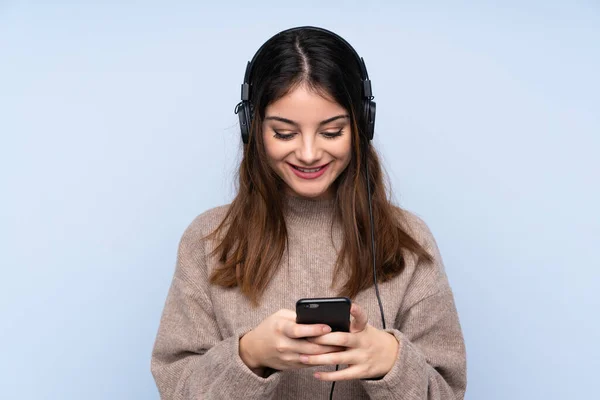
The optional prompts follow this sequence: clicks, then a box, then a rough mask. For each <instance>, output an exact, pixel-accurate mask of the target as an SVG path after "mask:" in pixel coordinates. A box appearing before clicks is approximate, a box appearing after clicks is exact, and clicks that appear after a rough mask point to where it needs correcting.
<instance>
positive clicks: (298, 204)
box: [283, 193, 335, 228]
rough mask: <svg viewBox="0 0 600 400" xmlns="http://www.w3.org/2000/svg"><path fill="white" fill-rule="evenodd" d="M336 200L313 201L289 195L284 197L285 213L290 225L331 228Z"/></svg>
mask: <svg viewBox="0 0 600 400" xmlns="http://www.w3.org/2000/svg"><path fill="white" fill-rule="evenodd" d="M334 205H335V198H330V199H311V198H308V197H299V196H295V195H292V194H289V193H286V194H284V195H283V206H284V210H283V213H284V215H285V216H286V220H287V222H288V223H290V224H294V225H296V224H300V225H304V226H307V227H326V228H328V227H330V226H331V219H332V217H333V210H334Z"/></svg>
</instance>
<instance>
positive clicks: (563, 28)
mask: <svg viewBox="0 0 600 400" xmlns="http://www.w3.org/2000/svg"><path fill="white" fill-rule="evenodd" d="M48 3H49V2H34V1H23V2H19V1H8V2H7V1H3V2H0V134H1V142H0V163H1V164H0V179H1V180H0V183H1V187H2V195H1V196H0V239H1V240H0V243H1V244H0V246H1V247H0V251H1V253H0V254H1V258H0V263H1V267H2V279H1V280H0V313H1V319H0V321H1V322H0V323H1V329H0V346H1V356H0V387H1V388H2V398H5V399H42V398H43V399H90V400H91V399H158V393H157V391H156V388H155V386H154V381H153V379H152V376H151V374H150V353H151V350H152V346H153V343H154V338H155V335H156V331H157V328H158V322H159V318H160V314H161V312H162V307H163V305H164V300H165V297H166V293H167V290H168V287H169V285H170V280H171V277H172V273H173V268H174V262H175V256H176V250H177V243H178V241H179V238H180V236H181V234H182V232H183V230H184V229H185V227H186V226H187V225H188V224H189V223H190V222H191V220H192V219H193V218H194V217H195V216H196V215H197V214H199V213H201V212H203V211H205V210H206V209H208V208H211V207H214V206H216V205H219V204H224V203H227V202H229V201H230V199H231V197H232V195H233V173H234V172H235V170H236V165H237V162H238V160H239V156H240V139H239V130H238V126H237V120H236V116H235V115H234V114H233V108H234V105H235V104H236V103H237V102H238V101H239V85H240V83H241V79H242V75H243V72H244V68H245V63H246V61H247V60H248V59H250V58H251V57H252V55H253V54H254V52H255V51H256V49H257V48H258V47H259V46H260V45H261V44H262V43H263V41H264V40H266V39H267V38H268V37H270V36H271V35H273V34H274V33H276V32H277V31H280V30H283V29H286V28H289V27H292V26H297V25H305V24H310V25H318V26H322V27H325V28H328V29H331V30H334V31H335V32H337V33H339V34H340V35H342V36H344V37H345V38H346V39H347V40H348V41H349V42H350V43H351V44H352V45H353V46H354V47H355V48H356V49H357V51H358V52H359V54H361V55H362V56H363V57H364V58H365V60H366V62H367V66H368V68H369V74H370V76H371V78H372V80H373V89H374V93H375V95H376V101H377V105H378V115H377V126H376V140H375V145H376V146H377V147H378V149H379V150H380V151H381V153H382V156H383V161H384V166H385V168H386V170H387V172H388V174H389V177H390V180H391V183H392V187H393V189H394V195H395V198H396V199H397V201H398V202H399V203H400V204H401V205H402V206H404V207H405V208H407V209H409V210H412V211H414V212H416V213H417V214H418V215H420V216H421V217H423V218H424V219H425V221H426V222H427V223H428V224H429V225H430V227H431V229H432V231H433V233H434V235H435V236H436V238H437V240H438V243H439V245H440V248H441V251H442V254H443V257H444V261H445V264H446V268H447V271H448V274H449V277H450V281H451V284H452V287H453V289H454V291H455V296H456V301H457V306H458V309H459V314H460V318H461V322H462V326H463V330H464V335H465V339H466V344H467V350H468V375H469V385H468V386H469V387H468V391H467V398H468V399H471V400H478V399H487V400H495V399H510V400H513V399H582V398H592V397H595V394H597V393H596V392H597V386H595V382H596V381H597V380H596V375H597V371H598V370H599V369H600V350H599V349H600V345H599V344H598V339H599V338H600V321H599V317H598V316H599V313H598V311H597V309H598V306H599V305H600V304H599V300H598V299H599V297H598V292H599V290H600V273H599V262H598V257H597V250H598V242H599V239H600V215H599V214H600V213H599V212H598V209H597V207H598V204H600V189H599V181H600V176H599V175H600V161H599V160H598V154H599V152H600V117H599V115H600V113H599V108H600V107H599V106H600V79H599V74H598V71H600V5H599V4H598V3H597V2H596V1H592V0H590V1H571V2H557V1H539V2H531V1H529V2H518V1H510V2H501V4H494V3H495V2H466V1H454V2H451V3H452V4H450V2H442V1H440V2H432V1H426V2H425V1H421V2H411V3H407V2H392V1H387V2H384V1H379V2H377V1H370V2H366V1H361V2H359V1H343V2H342V1H329V2H320V1H301V2H293V3H290V4H286V3H285V2H272V1H261V2H255V3H253V2H239V1H237V2H236V1H228V2H213V3H211V4H210V5H201V4H199V3H201V2H166V1H164V2H102V3H104V4H100V3H101V2H96V3H93V2H55V4H48ZM561 3H562V4H561ZM567 3H568V4H567Z"/></svg>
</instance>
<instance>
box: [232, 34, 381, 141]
mask: <svg viewBox="0 0 600 400" xmlns="http://www.w3.org/2000/svg"><path fill="white" fill-rule="evenodd" d="M300 30H311V31H316V32H321V33H325V34H327V35H330V36H332V37H334V38H335V39H336V40H338V41H339V42H340V43H342V44H343V45H344V46H345V47H346V48H347V49H348V50H349V51H350V52H351V53H352V54H353V55H354V58H355V59H356V61H357V63H358V66H359V69H360V74H361V82H362V97H363V104H364V110H363V112H364V113H365V118H366V119H365V121H367V131H366V132H365V134H366V136H367V138H368V139H369V140H371V139H373V134H374V128H375V110H376V108H375V102H374V101H373V92H372V89H371V80H370V79H369V74H368V72H367V66H366V65H365V61H364V59H363V58H362V57H360V56H359V55H358V53H357V52H356V50H355V49H354V48H353V47H352V46H351V45H350V43H348V42H347V41H346V40H345V39H344V38H342V37H341V36H339V35H338V34H336V33H334V32H331V31H329V30H327V29H323V28H318V27H315V26H299V27H295V28H290V29H286V30H284V31H281V32H279V33H277V34H275V35H274V36H272V37H271V38H270V39H269V40H267V41H266V42H265V43H263V44H262V46H260V48H259V49H258V50H257V51H256V53H255V54H254V56H253V57H252V60H250V61H248V64H246V72H245V73H244V82H243V83H242V87H241V101H240V103H238V104H237V106H236V108H235V113H236V114H238V116H239V119H240V129H241V133H242V141H243V142H244V143H245V144H246V143H248V141H249V137H250V127H251V125H252V112H253V109H252V108H253V107H252V103H251V100H250V97H251V84H250V79H251V77H252V71H253V69H254V63H255V62H256V60H257V58H258V57H259V55H260V54H261V53H262V51H263V49H264V48H265V47H266V46H267V45H268V44H269V43H271V42H272V40H273V39H275V38H277V37H278V36H279V35H282V34H285V33H292V32H295V31H300Z"/></svg>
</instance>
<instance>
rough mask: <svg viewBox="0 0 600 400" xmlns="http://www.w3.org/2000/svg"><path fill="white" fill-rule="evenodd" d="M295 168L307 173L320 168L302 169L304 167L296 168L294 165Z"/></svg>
mask: <svg viewBox="0 0 600 400" xmlns="http://www.w3.org/2000/svg"><path fill="white" fill-rule="evenodd" d="M296 169H297V170H299V171H302V172H308V173H311V172H317V171H320V170H321V168H314V169H304V168H298V167H296Z"/></svg>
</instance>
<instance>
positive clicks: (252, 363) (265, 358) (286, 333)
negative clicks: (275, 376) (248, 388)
mask: <svg viewBox="0 0 600 400" xmlns="http://www.w3.org/2000/svg"><path fill="white" fill-rule="evenodd" d="M329 332H331V328H330V327H329V326H327V325H323V324H315V325H301V324H297V323H296V313H295V312H294V311H291V310H285V309H282V310H279V311H277V312H276V313H275V314H272V315H271V316H269V317H267V318H265V319H264V320H263V321H262V322H261V323H260V324H259V325H258V326H257V327H256V328H254V329H253V330H251V331H249V332H248V333H246V334H245V335H244V336H242V338H241V339H240V350H239V352H240V357H241V359H242V361H244V363H245V364H246V365H247V366H248V367H249V368H250V369H252V370H253V371H254V372H255V373H257V374H258V375H263V373H262V372H263V371H262V370H263V368H264V367H270V368H273V369H276V370H287V369H294V368H307V367H309V366H310V365H307V364H305V363H302V362H301V361H300V355H301V354H309V355H318V354H326V353H330V352H334V351H339V350H341V349H340V347H337V346H330V345H322V344H317V343H311V342H309V341H308V340H307V339H306V338H308V337H312V338H315V337H318V336H321V335H323V334H326V333H329Z"/></svg>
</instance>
